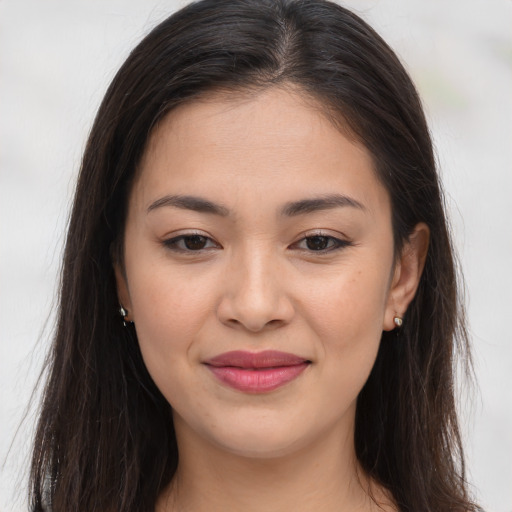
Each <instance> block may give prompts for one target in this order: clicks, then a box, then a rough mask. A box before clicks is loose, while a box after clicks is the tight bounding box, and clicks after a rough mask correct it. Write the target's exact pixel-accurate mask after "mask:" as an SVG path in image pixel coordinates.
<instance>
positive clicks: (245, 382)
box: [208, 362, 309, 393]
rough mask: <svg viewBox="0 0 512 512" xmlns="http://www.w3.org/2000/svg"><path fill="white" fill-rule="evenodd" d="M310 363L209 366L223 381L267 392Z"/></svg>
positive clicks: (255, 390) (235, 386)
mask: <svg viewBox="0 0 512 512" xmlns="http://www.w3.org/2000/svg"><path fill="white" fill-rule="evenodd" d="M308 366H309V363H306V362H304V363H300V364H295V365H292V366H279V367H275V368H261V369H249V368H238V367H234V366H210V365H208V368H209V369H210V371H211V372H212V373H213V374H214V375H215V377H217V378H218V379H219V380H220V381H221V382H223V383H224V384H227V385H228V386H230V387H232V388H234V389H237V390H239V391H244V392H246V393H265V392H267V391H273V390H274V389H277V388H280V387H281V386H284V385H285V384H287V383H288V382H290V381H292V380H294V379H296V378H297V377H298V376H299V375H300V374H301V373H302V372H303V371H304V370H305V369H306V368H307V367H308Z"/></svg>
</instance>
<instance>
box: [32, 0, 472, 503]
mask: <svg viewBox="0 0 512 512" xmlns="http://www.w3.org/2000/svg"><path fill="white" fill-rule="evenodd" d="M59 315H60V316H59V323H58V327H57V332H56V336H55V341H54V345H53V348H52V352H51V355H50V358H49V377H48V383H47V387H46V391H45V396H44V403H43V409H42V413H41V417H40V422H39V426H38V431H37V435H36V439H35V449H34V455H33V464H32V509H33V510H54V511H60V510H101V511H118V510H123V511H124V510H126V511H132V510H133V511H141V510H148V511H149V510H157V511H181V510H194V511H203V510H208V511H216V510H242V509H243V510H265V511H281V510H296V511H299V510H313V509H315V510H316V509H318V510H322V511H331V510H333V511H334V510H336V511H338V510H351V511H352V510H368V511H369V510H388V511H396V510H401V511H406V510H407V511H422V510H425V511H427V510H431V511H434V510H435V511H443V510H460V511H462V510H464V511H466V510H475V509H476V507H475V506H474V505H473V504H472V503H471V501H470V499H469V497H468V492H467V488H466V483H465V480H464V465H463V455H462V448H461V442H460V435H459V430H458V424H457V417H456V413H455V406H454V396H453V363H454V355H455V354H454V350H455V348H457V347H458V348H461V349H462V353H463V355H464V354H466V353H467V352H466V351H467V347H466V338H465V335H464V326H463V324H462V322H461V315H460V311H459V308H458V302H457V291H456V281H455V272H454V263H453V256H452V249H451V245H450V239H449V235H448V232H447V228H446V221H445V215H444V211H443V204H442V196H441V192H440V187H439V183H438V178H437V174H436V169H435V161H434V157H433V152H432V144H431V140H430V137H429V133H428V129H427V126H426V123H425V119H424V115H423V112H422V109H421V104H420V102H419V99H418V96H417V94H416V91H415V89H414V86H413V84H412V83H411V81H410V79H409V77H408V76H407V74H406V72H405V71H404V69H403V67H402V66H401V64H400V63H399V61H398V59H397V58H396V56H395V55H394V53H393V52H392V51H391V50H390V49H389V47H388V46H387V45H386V44H385V43H384V42H383V41H382V39H380V37H379V36H378V35H377V34H376V33H375V32H374V31H373V30H372V29H371V28H370V27H368V26H367V25H366V24H365V23H364V22H363V21H362V20H361V19H359V18H358V17H357V16H355V15H354V14H352V13H350V12H349V11H347V10H345V9H343V8H341V7H339V6H336V5H335V4H332V3H329V2H323V1H320V0H308V1H286V0H279V1H274V0H258V1H254V0H229V1H228V0H221V1H218V0H215V1H213V0H206V1H202V2H199V3H196V4H191V5H190V6H188V7H186V8H184V9H183V10H181V11H180V12H178V13H176V14H174V15H173V16H171V17H170V18H168V19H167V20H166V21H164V22H163V23H161V24H160V25H159V26H157V27H156V28H155V29H154V30H153V31H152V32H151V33H150V34H149V35H148V36H147V37H146V38H145V39H144V40H143V41H142V42H141V43H140V44H139V45H138V46H137V48H135V49H134V51H133V52H132V54H131V55H130V57H129V58H128V59H127V61H126V62H125V63H124V65H123V66H122V68H121V69H120V71H119V72H118V74H117V76H116V77H115V79H114V81H113V83H112V85H111V86H110V88H109V90H108V92H107V94H106V97H105V99H104V101H103V103H102V105H101V107H100V110H99V112H98V115H97V117H96V121H95V124H94V126H93V129H92V132H91V135H90V138H89V142H88V145H87V147H86V151H85V154H84V158H83V162H82V169H81V173H80V177H79V181H78V186H77V191H76V196H75V202H74V206H73V212H72V217H71V222H70V226H69V233H68V238H67V243H66V251H65V260H64V268H63V277H62V287H61V297H60V314H59Z"/></svg>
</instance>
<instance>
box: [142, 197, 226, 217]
mask: <svg viewBox="0 0 512 512" xmlns="http://www.w3.org/2000/svg"><path fill="white" fill-rule="evenodd" d="M164 206H173V207H174V208H181V209H183V210H193V211H195V212H200V213H210V214H213V215H220V216H221V217H227V216H228V215H229V210H228V209H227V208H226V207H225V206H222V205H220V204H215V203H212V202H211V201H208V200H207V199H203V198H202V197H196V196H179V195H178V196H164V197H162V198H160V199H157V200H156V201H155V202H153V203H151V204H150V205H149V206H148V209H147V213H149V212H152V211H153V210H156V209H157V208H162V207H164Z"/></svg>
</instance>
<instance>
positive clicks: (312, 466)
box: [156, 419, 394, 512]
mask: <svg viewBox="0 0 512 512" xmlns="http://www.w3.org/2000/svg"><path fill="white" fill-rule="evenodd" d="M178 423H179V419H178ZM176 427H177V432H178V431H179V430H180V429H179V425H176ZM178 446H179V452H180V461H179V466H178V470H177V472H176V475H175V477H174V479H173V480H172V482H171V484H170V485H169V487H168V488H167V489H166V490H165V492H164V493H163V494H162V496H161V497H160V500H159V503H158V505H157V509H156V510H157V512H203V511H204V512H221V511H222V512H225V511H226V510H244V511H245V512H256V511H258V512H259V511H261V510H265V511H266V512H282V511H284V510H294V511H295V512H306V511H308V512H310V511H312V510H315V511H316V510H321V511H322V512H331V511H332V512H334V511H336V512H340V511H351V512H359V511H360V512H363V511H373V510H380V511H381V512H382V510H385V511H390V510H394V508H392V507H391V505H390V500H388V499H386V497H385V493H384V492H383V491H382V490H381V489H380V488H378V487H377V486H375V485H373V484H372V483H371V482H370V481H369V479H368V478H367V477H366V476H365V474H364V472H363V471H362V469H361V468H360V466H359V465H358V462H357V459H356V456H355V451H354V443H353V432H350V433H349V434H347V435H346V436H345V438H344V439H343V438H341V439H340V437H339V431H336V432H327V433H326V435H325V436H323V437H322V439H320V440H316V441H315V443H314V444H312V445H310V446H306V447H303V448H302V449H300V450H297V451H294V452H293V453H292V454H287V455H282V456H278V457H270V458H252V457H247V456H240V455H237V454H233V453H229V452H226V451H223V450H222V449H220V448H218V447H215V446H212V445H209V444H207V443H205V442H204V440H201V439H200V438H199V437H198V436H195V435H194V433H192V432H187V433H186V435H181V436H179V437H178ZM370 494H371V495H372V496H373V497H374V499H375V501H377V502H379V503H380V504H381V507H382V508H379V507H378V506H377V505H376V503H375V501H373V500H372V498H370Z"/></svg>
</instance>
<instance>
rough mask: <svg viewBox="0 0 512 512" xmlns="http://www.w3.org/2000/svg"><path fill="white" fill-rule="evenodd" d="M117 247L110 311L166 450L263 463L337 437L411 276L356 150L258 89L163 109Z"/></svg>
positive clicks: (317, 118)
mask: <svg viewBox="0 0 512 512" xmlns="http://www.w3.org/2000/svg"><path fill="white" fill-rule="evenodd" d="M124 249H125V255H124V269H120V268H119V267H117V268H116V275H117V279H118V289H119V296H120V301H121V303H122V304H123V306H124V307H125V308H127V309H128V311H129V319H130V320H133V321H134V323H135V328H136V331H137V336H138V340H139V343H140V348H141V351H142V355H143V357H144V361H145V364H146V366H147V368H148V370H149V373H150V374H151V376H152V378H153V380H154V382H155V383H156V385H157V386H158V388H159V389H160V391H161V392H162V394H163V395H164V396H165V397H166V398H167V400H168V401H169V403H170V404H171V406H172V408H173V414H174V420H175V426H176V431H177V436H178V442H180V440H181V439H187V438H188V439H196V440H200V441H201V442H204V443H208V444H210V445H213V446H215V447H217V448H221V449H224V450H227V451H229V452H231V453H237V454H243V455H248V456H255V457H270V456H278V455H283V454H286V453H290V452H292V451H293V450H297V449H300V448H302V447H305V446H307V445H308V443H313V442H314V441H315V440H317V439H319V438H320V437H321V436H325V435H326V434H327V433H329V432H334V433H336V435H345V436H350V435H351V433H352V429H353V424H354V416H355V406H356V398H357V395H358V393H359V391H360V390H361V388H362V387H363V385H364V383H365V381H366V379H367V377H368V375H369V373H370V370H371V368H372V366H373V363H374V361H375V358H376V354H377V350H378V347H379V343H380V338H381V333H382V330H383V329H387V330H390V329H392V328H393V317H394V316H395V314H397V313H403V311H405V308H406V306H407V304H406V302H407V301H408V300H410V297H409V296H406V293H405V292H404V290H403V289H402V288H403V287H404V281H405V280H407V276H408V275H409V274H411V272H409V273H407V272H404V273H402V275H401V272H400V262H399V263H398V264H397V266H394V259H393V235H392V228H391V211H390V202H389V197H388V194H387V192H386V190H385V189H384V187H383V186H382V185H381V183H380V182H379V181H378V179H377V178H376V175H375V173H374V170H373V168H372V160H371V158H370V155H369V153H368V151H367V150H366V149H365V148H364V147H362V146H361V145H359V144H357V143H355V142H354V141H352V140H349V139H348V138H347V137H345V136H343V135H342V134H341V133H340V132H339V131H338V130H337V129H335V128H334V127H333V125H332V124H330V122H329V121H328V120H326V118H325V117H324V116H323V115H322V114H321V113H320V111H319V110H318V109H315V108H314V107H313V106H312V103H311V102H309V104H308V103H307V102H306V101H305V100H304V97H303V96H301V95H300V94H299V93H298V92H295V93H294V92H290V91H286V90H284V89H279V88H273V89H270V90H267V91H265V92H261V93H259V94H255V95H254V96H245V97H242V96H240V97H236V98H233V97H232V98H229V99H228V98H227V96H217V97H212V98H211V99H209V100H208V101H206V100H204V101H196V102H193V103H190V104H187V105H184V106H181V107H179V108H178V109H176V110H174V111H172V112H171V113H170V115H168V116H167V117H166V118H165V119H164V120H163V122H161V123H160V125H159V126H158V127H157V129H156V130H155V132H154V133H153V135H152V136H151V138H150V141H149V144H148V147H147V150H146V152H145V155H144V157H143V159H142V162H141V165H140V169H139V173H138V177H137V179H136V181H135V183H134V186H133V189H132V191H131V195H130V200H129V212H128V217H127V223H126V230H125V246H124ZM409 277H410V276H409ZM409 280H410V279H409ZM412 293H413V292H412ZM409 295H410V293H409ZM408 297H409V298H408Z"/></svg>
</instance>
